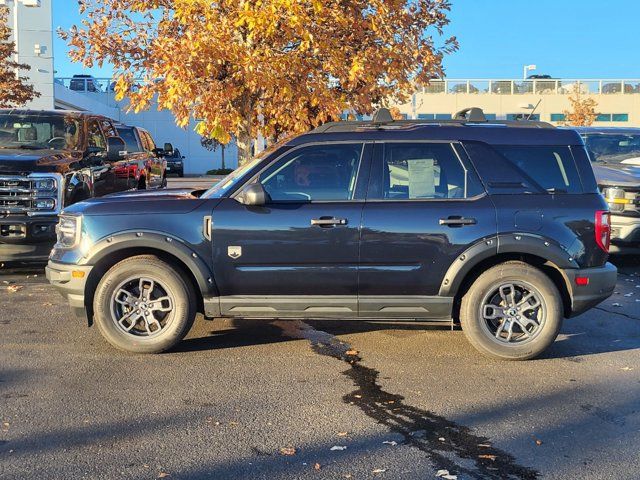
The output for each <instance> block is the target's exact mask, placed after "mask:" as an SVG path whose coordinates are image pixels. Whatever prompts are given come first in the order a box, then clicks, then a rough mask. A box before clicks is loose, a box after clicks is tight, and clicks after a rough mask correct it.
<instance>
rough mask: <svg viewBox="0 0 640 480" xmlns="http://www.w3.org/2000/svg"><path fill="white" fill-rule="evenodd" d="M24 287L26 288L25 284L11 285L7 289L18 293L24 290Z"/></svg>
mask: <svg viewBox="0 0 640 480" xmlns="http://www.w3.org/2000/svg"><path fill="white" fill-rule="evenodd" d="M23 288H24V285H9V286H8V287H7V290H8V291H9V292H11V293H16V292H19V291H20V290H22V289H23Z"/></svg>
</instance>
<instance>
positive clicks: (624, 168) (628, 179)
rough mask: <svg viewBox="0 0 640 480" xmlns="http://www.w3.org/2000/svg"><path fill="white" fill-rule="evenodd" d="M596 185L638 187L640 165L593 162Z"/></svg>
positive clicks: (639, 185)
mask: <svg viewBox="0 0 640 480" xmlns="http://www.w3.org/2000/svg"><path fill="white" fill-rule="evenodd" d="M593 172H594V173H595V175H596V180H597V181H598V185H604V186H610V187H631V188H640V166H637V165H630V164H612V163H611V164H597V163H596V164H593Z"/></svg>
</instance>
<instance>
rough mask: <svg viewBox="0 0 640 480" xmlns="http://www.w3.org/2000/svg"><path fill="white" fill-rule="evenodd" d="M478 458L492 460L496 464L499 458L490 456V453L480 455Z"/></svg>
mask: <svg viewBox="0 0 640 480" xmlns="http://www.w3.org/2000/svg"><path fill="white" fill-rule="evenodd" d="M478 458H484V459H485V460H491V461H493V462H495V461H496V458H498V457H496V456H495V455H490V454H488V453H485V454H482V455H478Z"/></svg>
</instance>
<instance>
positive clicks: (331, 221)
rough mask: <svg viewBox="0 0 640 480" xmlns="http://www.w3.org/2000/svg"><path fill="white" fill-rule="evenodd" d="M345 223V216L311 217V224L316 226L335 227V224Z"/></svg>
mask: <svg viewBox="0 0 640 480" xmlns="http://www.w3.org/2000/svg"><path fill="white" fill-rule="evenodd" d="M347 223H348V222H347V219H346V218H334V217H320V218H312V219H311V225H314V226H318V227H335V226H336V225H346V224H347Z"/></svg>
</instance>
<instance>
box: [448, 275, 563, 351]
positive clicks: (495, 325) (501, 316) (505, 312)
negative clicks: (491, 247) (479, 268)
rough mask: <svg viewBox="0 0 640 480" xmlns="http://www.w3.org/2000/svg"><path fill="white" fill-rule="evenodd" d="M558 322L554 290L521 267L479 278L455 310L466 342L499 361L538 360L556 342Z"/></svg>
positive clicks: (545, 280) (559, 304)
mask: <svg viewBox="0 0 640 480" xmlns="http://www.w3.org/2000/svg"><path fill="white" fill-rule="evenodd" d="M562 319H563V310H562V302H561V297H560V292H559V291H558V289H557V288H556V286H555V284H554V283H553V282H552V281H551V279H550V278H549V277H548V276H547V275H545V274H544V273H543V272H542V271H540V270H538V269H537V268H535V267H532V266H531V265H528V264H526V263H522V262H506V263H503V264H500V265H496V266H495V267H492V268H490V269H489V270H487V271H486V272H483V273H482V274H481V275H480V276H479V277H478V278H477V279H476V280H475V282H474V283H473V284H472V285H471V287H470V288H469V291H468V292H467V293H466V295H465V296H464V297H463V298H462V303H461V305H460V323H461V325H462V329H463V331H464V333H465V335H466V336H467V338H468V340H469V342H471V344H472V345H473V346H474V347H476V348H477V349H478V350H480V352H482V353H484V354H486V355H488V356H491V357H494V358H499V359H502V360H528V359H531V358H534V357H536V356H538V355H540V354H541V353H542V352H543V351H544V350H545V349H547V348H548V347H549V346H550V345H551V344H552V343H553V342H554V341H555V339H556V337H557V336H558V333H559V332H560V328H561V327H562Z"/></svg>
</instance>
